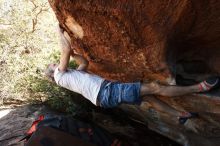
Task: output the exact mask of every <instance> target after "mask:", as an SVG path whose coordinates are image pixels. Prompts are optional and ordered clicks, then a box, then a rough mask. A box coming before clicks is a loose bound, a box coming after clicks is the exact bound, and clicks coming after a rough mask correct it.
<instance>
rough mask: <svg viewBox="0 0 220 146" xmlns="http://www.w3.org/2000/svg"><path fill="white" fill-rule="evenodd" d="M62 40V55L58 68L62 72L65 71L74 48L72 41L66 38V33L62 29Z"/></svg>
mask: <svg viewBox="0 0 220 146" xmlns="http://www.w3.org/2000/svg"><path fill="white" fill-rule="evenodd" d="M60 42H61V57H60V63H59V65H58V68H59V70H60V71H61V72H65V71H66V70H67V67H68V64H69V60H70V55H71V52H72V50H71V45H70V42H69V41H68V40H67V39H66V38H65V36H64V34H63V33H62V32H61V31H60Z"/></svg>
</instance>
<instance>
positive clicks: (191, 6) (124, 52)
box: [49, 0, 220, 146]
mask: <svg viewBox="0 0 220 146" xmlns="http://www.w3.org/2000/svg"><path fill="white" fill-rule="evenodd" d="M49 2H50V4H51V7H52V8H53V10H54V12H55V14H56V16H57V19H58V21H59V23H60V25H61V26H62V27H63V28H64V29H65V30H66V31H67V32H68V34H69V35H70V37H71V41H72V44H73V47H74V49H75V50H76V52H78V53H80V54H82V55H83V56H84V57H86V58H87V59H88V60H89V63H90V65H89V70H90V71H91V72H93V73H95V74H97V75H100V76H102V77H105V78H107V79H111V80H119V81H125V82H129V81H146V80H158V81H160V82H162V83H165V84H168V83H170V82H169V81H170V77H176V81H177V83H178V84H182V85H188V84H192V83H195V82H198V81H201V80H203V79H204V78H206V77H207V76H210V75H217V74H219V73H220V49H219V46H220V27H219V26H220V1H216V0H203V1H200V0H194V1H190V0H181V1H179V0H172V1H167V0H140V1H135V0H108V1H104V0H92V1H91V0H65V1H59V0H49ZM218 96H219V93H218V91H216V92H215V93H214V94H212V97H210V95H201V94H197V95H188V96H184V97H176V98H170V97H157V98H160V99H161V100H163V101H165V102H166V103H168V104H169V105H171V106H172V107H175V108H176V109H179V110H187V111H194V112H199V114H200V118H199V119H195V120H190V121H189V122H188V123H186V125H184V126H183V125H180V124H178V123H177V122H176V121H177V119H175V118H174V117H171V116H170V115H168V114H166V113H161V112H158V111H156V110H155V109H152V108H149V106H148V103H142V105H141V106H132V105H122V106H121V107H120V108H121V109H123V110H124V111H125V112H126V113H128V114H129V115H130V116H131V117H132V118H134V119H137V120H139V121H141V122H143V123H148V124H149V127H150V128H151V129H152V130H154V131H157V132H159V133H160V134H162V135H165V136H167V137H169V138H171V139H173V140H175V141H177V142H179V143H181V144H183V145H204V146H206V145H217V144H218V143H219V142H220V123H219V121H220V106H219V105H220V100H219V97H218Z"/></svg>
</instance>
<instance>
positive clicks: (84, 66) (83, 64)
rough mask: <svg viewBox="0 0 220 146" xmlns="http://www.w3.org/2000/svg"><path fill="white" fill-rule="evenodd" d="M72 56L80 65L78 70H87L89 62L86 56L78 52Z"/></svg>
mask: <svg viewBox="0 0 220 146" xmlns="http://www.w3.org/2000/svg"><path fill="white" fill-rule="evenodd" d="M72 57H73V59H74V60H75V61H76V63H77V64H78V65H79V66H78V68H77V70H82V71H86V70H87V68H88V65H89V62H88V61H87V60H86V58H84V57H83V56H81V55H79V54H76V53H73V55H72Z"/></svg>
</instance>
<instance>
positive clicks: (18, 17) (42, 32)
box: [0, 0, 78, 113]
mask: <svg viewBox="0 0 220 146" xmlns="http://www.w3.org/2000/svg"><path fill="white" fill-rule="evenodd" d="M0 10H1V13H0V54H1V56H0V70H1V72H0V78H1V80H0V101H1V102H0V105H4V101H7V100H9V99H10V100H12V99H16V100H21V101H23V102H34V103H39V102H46V103H48V104H50V105H51V106H52V107H53V108H55V109H61V110H63V111H68V112H71V113H74V111H75V110H76V108H78V107H77V105H76V104H75V103H74V102H73V101H72V100H71V97H73V96H77V94H75V93H72V92H69V91H67V90H65V89H63V88H60V87H58V86H57V85H55V84H54V83H52V82H49V81H48V80H47V79H46V78H45V75H44V70H45V68H46V66H47V65H48V64H49V63H56V62H58V61H59V56H60V46H59V44H58V42H59V37H58V36H57V34H58V33H57V31H56V29H57V25H58V24H57V21H56V17H55V15H54V12H53V11H52V10H51V9H50V6H49V4H48V2H47V0H19V1H14V0H0ZM70 66H71V67H76V66H77V65H76V64H75V62H73V61H72V62H71V63H70Z"/></svg>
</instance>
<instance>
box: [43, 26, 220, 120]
mask: <svg viewBox="0 0 220 146" xmlns="http://www.w3.org/2000/svg"><path fill="white" fill-rule="evenodd" d="M59 33H60V39H61V47H62V50H61V57H60V63H59V64H49V65H48V67H47V69H46V75H47V76H48V77H49V78H51V79H52V80H54V81H55V82H56V83H57V84H58V85H59V86H61V87H64V88H66V89H69V90H71V91H73V92H77V93H79V94H81V95H83V96H84V97H85V98H86V99H88V100H90V101H91V102H92V103H93V104H94V105H96V106H100V107H103V108H113V107H116V106H118V105H119V104H121V103H127V104H141V102H142V101H148V102H149V103H150V104H151V105H152V106H153V107H154V108H156V109H157V110H159V111H163V112H167V113H169V114H171V115H173V116H176V117H178V119H179V122H180V123H181V124H184V123H185V122H186V121H187V120H188V119H190V118H194V117H197V116H198V114H197V113H192V112H185V111H178V110H176V109H174V108H172V107H171V106H169V105H168V104H166V103H165V102H163V101H161V100H159V99H158V98H155V97H153V96H149V95H162V96H168V97H175V96H182V95H186V94H192V93H198V92H205V91H209V90H211V89H213V88H214V87H216V86H217V85H218V84H219V78H217V77H211V78H208V79H207V80H205V81H202V82H200V83H198V84H195V85H191V86H171V85H161V84H159V83H156V82H151V83H141V82H135V83H121V82H112V81H108V80H106V79H104V78H102V77H100V76H97V75H94V74H91V73H88V72H87V67H88V65H89V62H88V61H87V60H86V59H85V58H84V57H82V56H81V55H79V54H77V53H74V51H73V49H72V48H71V39H70V37H69V35H68V34H67V32H66V31H63V29H61V28H60V30H59ZM71 56H72V57H73V59H75V60H76V62H77V63H78V64H79V66H78V68H77V69H70V68H68V64H69V60H70V57H71ZM146 95H148V96H146Z"/></svg>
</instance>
